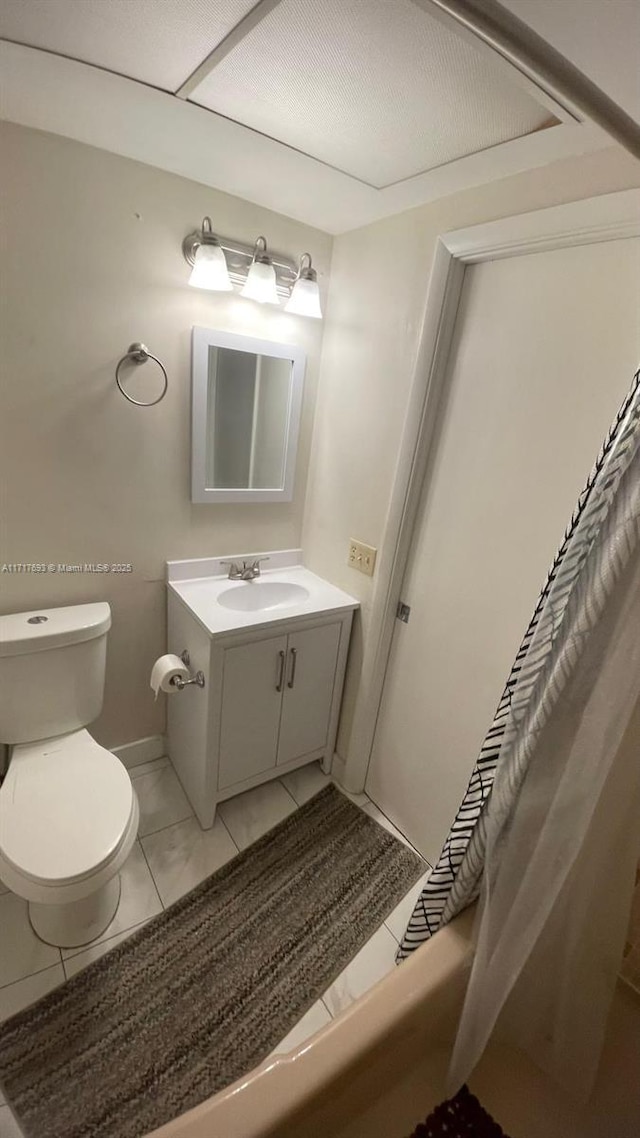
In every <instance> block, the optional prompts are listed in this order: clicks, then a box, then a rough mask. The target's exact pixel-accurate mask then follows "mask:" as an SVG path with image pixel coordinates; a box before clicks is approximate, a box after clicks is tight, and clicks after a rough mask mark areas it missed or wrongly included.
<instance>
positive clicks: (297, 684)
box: [278, 624, 341, 763]
mask: <svg viewBox="0 0 640 1138" xmlns="http://www.w3.org/2000/svg"><path fill="white" fill-rule="evenodd" d="M340 627H341V626H340V624H324V625H321V626H320V627H319V628H311V629H308V630H307V631H306V632H292V633H291V635H290V636H289V642H288V646H287V667H286V672H285V688H284V701H283V705H282V722H281V724H280V744H279V747H278V762H279V763H286V762H288V760H289V759H295V758H297V757H298V756H299V755H306V754H308V753H309V752H310V751H317V750H319V749H320V748H321V747H324V745H325V743H326V741H327V734H328V731H329V716H330V713H331V703H332V700H333V685H334V682H335V675H336V661H337V658H338V645H339V643H340Z"/></svg>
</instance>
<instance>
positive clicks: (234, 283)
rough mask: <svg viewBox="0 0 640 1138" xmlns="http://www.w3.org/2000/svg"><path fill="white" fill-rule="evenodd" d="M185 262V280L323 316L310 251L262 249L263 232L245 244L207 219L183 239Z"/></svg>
mask: <svg viewBox="0 0 640 1138" xmlns="http://www.w3.org/2000/svg"><path fill="white" fill-rule="evenodd" d="M182 253H183V256H184V259H185V261H186V262H187V263H188V264H189V265H191V268H192V272H191V276H190V278H189V284H190V285H195V287H196V288H206V289H210V290H212V291H214V292H231V290H236V289H239V291H240V296H242V297H243V298H244V299H247V300H256V301H257V302H258V303H259V304H280V302H281V301H284V302H285V309H286V311H287V312H290V313H293V314H294V315H298V316H313V317H315V319H321V318H322V311H321V309H320V293H319V290H318V279H317V274H316V270H315V269H314V268H313V266H312V264H311V254H310V253H303V254H302V256H301V257H300V258H299V261H298V264H297V265H296V263H295V261H294V260H293V258H291V257H289V256H288V255H284V256H283V255H281V254H280V253H270V252H268V250H267V241H266V238H265V237H258V238H256V240H255V242H254V244H253V245H245V244H244V243H243V242H240V241H233V240H231V239H230V238H228V237H220V236H219V235H218V234H216V233H214V231H213V225H212V224H211V218H210V217H205V218H204V219H203V222H202V228H201V229H194V230H193V232H192V233H188V234H187V236H186V237H185V239H184V241H183V242H182Z"/></svg>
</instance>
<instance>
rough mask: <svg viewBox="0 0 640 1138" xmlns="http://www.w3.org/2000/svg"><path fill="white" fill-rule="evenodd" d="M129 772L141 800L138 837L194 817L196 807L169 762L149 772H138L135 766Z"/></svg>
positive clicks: (139, 800)
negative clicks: (191, 804)
mask: <svg viewBox="0 0 640 1138" xmlns="http://www.w3.org/2000/svg"><path fill="white" fill-rule="evenodd" d="M160 762H162V760H160ZM145 765H146V764H145ZM130 774H131V778H132V781H133V785H134V788H135V791H136V794H137V795H138V802H139V803H140V825H139V827H138V836H139V837H143V836H144V835H145V834H153V833H155V832H156V830H162V829H164V827H165V826H172V825H173V823H174V822H182V820H183V819H184V818H189V817H191V815H192V814H193V810H192V809H191V806H190V805H189V801H188V799H187V796H186V794H185V792H184V790H183V789H182V787H181V785H180V782H179V780H178V776H177V775H176V772H175V771H174V769H173V767H172V766H171V764H170V763H167V764H166V765H164V766H160V767H158V768H156V769H154V770H151V771H148V772H147V773H146V774H145V773H142V774H136V770H135V767H134V768H133V769H132V770H131V771H130Z"/></svg>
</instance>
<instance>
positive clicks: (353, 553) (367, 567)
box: [347, 538, 378, 577]
mask: <svg viewBox="0 0 640 1138" xmlns="http://www.w3.org/2000/svg"><path fill="white" fill-rule="evenodd" d="M377 552H378V550H377V549H374V548H373V546H372V545H365V544H364V542H363V541H355V540H354V539H353V538H350V540H349V557H348V558H347V561H348V564H349V565H350V566H351V568H352V569H359V570H360V572H361V573H365V574H366V575H367V577H373V570H374V569H375V564H376V554H377Z"/></svg>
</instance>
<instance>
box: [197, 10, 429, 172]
mask: <svg viewBox="0 0 640 1138" xmlns="http://www.w3.org/2000/svg"><path fill="white" fill-rule="evenodd" d="M278 2H279V0H278ZM185 101H186V102H187V104H189V105H190V106H192V107H197V108H198V110H200V111H206V113H207V114H208V115H215V117H216V118H218V119H224V121H225V122H230V123H233V125H234V126H239V127H241V129H242V130H248V131H249V132H250V133H251V134H257V135H259V136H260V138H266V139H267V140H268V141H269V142H275V143H276V145H277V146H283V147H284V148H285V150H290V151H291V153H292V154H299V155H300V157H301V158H306V159H307V160H308V161H309V162H317V163H318V165H319V166H324V167H325V168H326V169H327V170H334V171H335V173H336V174H341V175H342V177H343V178H350V179H351V181H352V182H357V183H358V185H360V186H366V188H367V189H368V190H375V191H377V192H380V190H381V189H385V188H386V187H385V186H376V185H375V184H374V183H373V182H367V181H365V179H364V178H359V177H358V175H357V174H351V173H349V171H348V170H342V169H341V168H340V166H334V165H332V163H331V162H325V161H324V160H323V159H322V158H316V156H315V154H309V153H308V151H306V150H300V147H299V146H292V145H291V144H290V143H289V142H283V141H282V139H281V138H276V137H275V135H273V134H266V133H265V131H263V130H257V129H256V127H254V126H247V124H246V123H244V122H240V120H239V119H233V118H231V116H230V115H223V114H222V113H221V112H220V111H214V110H212V109H211V107H206V106H205V105H204V103H199V102H198V101H197V100H196V99H186V100H185ZM419 176H420V175H419V174H412V175H411V177H419ZM401 180H403V179H401Z"/></svg>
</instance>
